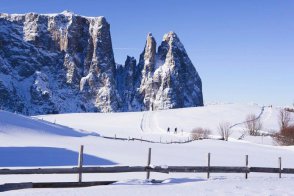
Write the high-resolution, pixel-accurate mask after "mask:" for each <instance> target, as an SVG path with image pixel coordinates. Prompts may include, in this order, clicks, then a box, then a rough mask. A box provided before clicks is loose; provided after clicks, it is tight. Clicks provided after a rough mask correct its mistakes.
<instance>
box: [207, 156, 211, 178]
mask: <svg viewBox="0 0 294 196" xmlns="http://www.w3.org/2000/svg"><path fill="white" fill-rule="evenodd" d="M207 161H208V164H207V178H209V177H210V173H209V170H210V152H209V153H208V160H207Z"/></svg>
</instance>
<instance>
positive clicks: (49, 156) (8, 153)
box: [0, 147, 116, 167]
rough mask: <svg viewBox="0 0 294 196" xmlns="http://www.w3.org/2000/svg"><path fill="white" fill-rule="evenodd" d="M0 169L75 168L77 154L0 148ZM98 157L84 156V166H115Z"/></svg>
mask: <svg viewBox="0 0 294 196" xmlns="http://www.w3.org/2000/svg"><path fill="white" fill-rule="evenodd" d="M0 157H1V160H0V167H35V166H76V165H77V163H78V153H77V152H74V151H71V150H68V149H64V148H52V147H0ZM115 164H116V163H114V162H112V161H110V160H107V159H103V158H100V157H96V156H92V155H88V154H84V165H115Z"/></svg>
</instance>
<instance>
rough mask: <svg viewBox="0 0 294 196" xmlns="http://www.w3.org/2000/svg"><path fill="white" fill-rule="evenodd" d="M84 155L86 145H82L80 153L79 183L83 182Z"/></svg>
mask: <svg viewBox="0 0 294 196" xmlns="http://www.w3.org/2000/svg"><path fill="white" fill-rule="evenodd" d="M83 154H84V145H81V147H80V152H79V162H78V168H79V182H82V169H83V158H84V157H83Z"/></svg>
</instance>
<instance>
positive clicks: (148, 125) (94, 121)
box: [0, 104, 294, 196]
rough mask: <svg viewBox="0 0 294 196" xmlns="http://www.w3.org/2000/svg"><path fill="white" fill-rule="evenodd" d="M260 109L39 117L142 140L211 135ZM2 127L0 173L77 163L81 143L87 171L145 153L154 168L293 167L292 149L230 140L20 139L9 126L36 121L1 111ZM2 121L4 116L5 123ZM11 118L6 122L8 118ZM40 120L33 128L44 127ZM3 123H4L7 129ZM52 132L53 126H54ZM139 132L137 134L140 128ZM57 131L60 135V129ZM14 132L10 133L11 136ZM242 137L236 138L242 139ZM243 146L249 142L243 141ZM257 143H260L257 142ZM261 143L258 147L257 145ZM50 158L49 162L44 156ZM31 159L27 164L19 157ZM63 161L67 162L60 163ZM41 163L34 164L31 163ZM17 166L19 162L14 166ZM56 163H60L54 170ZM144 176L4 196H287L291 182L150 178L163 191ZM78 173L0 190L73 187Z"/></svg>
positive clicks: (265, 117) (267, 116) (140, 159)
mask: <svg viewBox="0 0 294 196" xmlns="http://www.w3.org/2000/svg"><path fill="white" fill-rule="evenodd" d="M261 111H262V107H260V106H257V105H240V104H218V105H209V106H205V107H203V108H186V109H176V110H166V111H157V112H133V113H113V114H97V113H86V114H62V115H48V116H38V118H39V119H43V121H44V120H48V121H51V122H54V121H55V123H56V124H62V125H66V126H68V127H71V128H74V129H83V130H86V131H95V132H96V133H99V134H101V135H109V136H112V135H114V134H117V135H118V136H125V137H129V136H130V137H136V136H138V137H144V138H145V137H146V138H149V139H154V140H159V139H160V137H161V139H173V140H175V139H184V138H185V137H188V135H189V134H188V132H189V131H190V130H191V129H192V128H194V127H199V126H201V127H208V128H211V129H212V131H213V133H212V134H213V135H215V134H216V133H217V132H216V130H215V127H216V126H217V124H218V123H219V121H229V122H231V123H232V124H234V123H239V122H242V121H244V119H245V116H246V115H247V114H248V113H254V114H257V115H258V114H260V113H261ZM278 111H279V109H278V108H274V107H273V108H271V107H265V108H264V111H263V113H262V115H261V118H262V121H263V123H264V130H265V131H266V130H272V129H276V128H277V127H278V125H277V114H278ZM1 114H3V115H2V116H1V117H2V118H0V120H1V119H2V121H1V123H0V128H1V130H2V132H3V130H4V131H5V134H0V156H1V157H5V156H6V157H8V160H12V161H13V162H11V163H10V164H9V162H7V161H4V162H3V161H2V164H1V161H0V165H1V166H0V167H13V166H17V167H22V166H34V167H36V166H37V164H39V166H46V165H47V166H49V165H51V166H52V165H54V166H63V165H75V164H76V162H77V150H78V149H79V146H80V145H81V144H83V145H84V146H85V150H84V152H85V153H86V155H87V157H86V160H87V161H86V165H113V164H118V165H145V164H146V161H147V151H148V148H149V147H151V148H152V161H151V163H152V164H153V165H191V166H195V165H198V166H201V165H206V164H207V153H208V152H210V153H211V155H212V156H211V164H212V165H219V166H221V165H223V166H243V165H244V164H245V155H249V165H250V166H265V167H277V166H278V157H282V164H283V167H288V168H293V167H294V164H293V163H294V148H293V146H289V147H279V146H272V145H262V144H256V143H253V142H250V139H249V141H244V140H236V138H237V137H238V135H233V136H232V137H231V138H230V139H229V141H228V142H225V141H220V140H199V141H194V142H191V143H187V144H152V143H145V142H139V141H120V140H109V139H105V138H102V137H96V136H91V135H90V136H87V137H64V136H60V135H58V134H51V135H50V136H49V135H47V134H44V135H42V134H34V133H36V132H40V131H41V127H43V125H42V124H40V126H39V125H38V126H37V127H32V126H31V125H30V126H29V127H31V128H32V129H33V130H36V132H34V133H32V132H30V133H31V134H29V135H28V136H26V135H24V134H18V133H15V132H14V131H12V132H11V131H10V129H9V128H8V127H12V125H13V124H16V125H17V126H19V125H20V126H21V127H22V126H25V125H26V124H27V123H26V122H24V124H21V123H19V121H22V120H20V119H19V118H21V119H23V121H26V120H28V122H34V123H35V122H36V121H35V120H33V119H31V118H27V117H22V116H18V115H16V114H11V113H6V112H1ZM6 117H7V118H6ZM8 119H10V120H8ZM43 121H41V120H39V121H37V122H41V123H43ZM6 124H10V125H9V126H7V127H6ZM56 126H57V125H56ZM167 126H170V127H171V128H173V127H175V126H177V127H179V129H182V128H183V130H184V131H185V132H184V133H183V135H182V133H181V132H179V133H178V134H174V133H169V134H168V133H166V127H167ZM242 126H243V125H242V124H240V125H238V126H236V127H234V128H233V130H234V132H236V133H238V134H239V132H240V130H242V129H243V127H242ZM141 128H142V129H141ZM60 130H61V129H60ZM12 133H13V134H12ZM240 134H241V133H240ZM245 140H247V138H245ZM257 143H258V142H257ZM259 143H260V142H259ZM53 155H56V156H55V157H54V158H56V160H60V161H59V162H58V161H55V162H54V163H52V162H51V161H50V160H51V159H50V158H51V157H52V156H53ZM28 156H29V157H33V159H29V161H28V160H27V159H26V161H25V160H24V158H25V157H28ZM65 157H67V158H68V159H69V160H70V161H67V160H66V159H65ZM36 160H39V161H36ZM75 160H76V161H75ZM16 163H17V164H16ZM58 163H59V164H58ZM145 178H146V174H145V173H139V174H138V173H130V174H99V175H97V174H85V175H84V176H83V180H85V181H90V180H119V183H117V184H116V185H111V186H98V187H89V188H77V189H39V190H38V189H37V190H36V189H34V190H21V191H11V192H6V193H5V194H7V195H46V194H47V195H52V194H54V195H96V194H101V195H131V194H132V195H141V196H144V195H150V194H151V195H156V194H159V195H195V193H197V194H199V195H218V194H220V195H236V194H238V195H291V194H292V186H293V180H294V177H293V176H291V175H283V178H282V179H278V175H276V174H249V179H248V180H245V179H244V175H243V174H211V179H209V180H207V179H206V174H198V173H195V174H156V173H151V178H154V179H163V180H165V181H164V183H163V184H161V185H151V184H149V183H148V182H146V181H144V179H145ZM76 179H77V176H76V175H58V176H57V175H20V176H19V175H18V176H1V178H0V184H2V183H8V182H31V181H33V182H40V181H42V182H46V181H48V182H49V181H76Z"/></svg>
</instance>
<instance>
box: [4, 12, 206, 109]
mask: <svg viewBox="0 0 294 196" xmlns="http://www.w3.org/2000/svg"><path fill="white" fill-rule="evenodd" d="M0 25H1V29H0V107H1V108H2V109H5V110H8V111H17V112H20V113H23V114H28V115H36V114H47V113H68V112H124V111H142V110H161V109H170V108H181V107H195V106H202V105H203V96H202V83H201V78H200V77H199V75H198V73H197V71H196V69H195V67H194V66H193V64H192V62H191V60H190V59H189V57H188V55H187V53H186V51H185V49H184V46H183V45H182V43H181V42H180V40H179V38H178V36H177V35H176V34H175V33H174V32H169V33H167V34H166V35H165V36H164V39H163V41H162V42H161V44H160V45H159V46H158V48H157V44H156V41H155V39H154V38H153V36H152V34H151V33H148V35H147V38H146V44H145V47H144V50H143V52H142V53H141V55H140V58H139V60H138V63H137V60H136V59H135V58H134V57H129V56H128V57H127V59H126V62H125V64H124V65H118V64H116V63H115V58H114V54H113V48H112V40H111V34H110V24H109V23H108V22H107V20H106V18H105V17H103V16H99V17H84V16H79V15H76V14H74V13H71V12H68V11H65V12H62V13H60V14H36V13H28V14H0Z"/></svg>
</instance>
